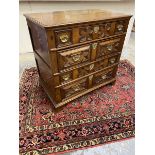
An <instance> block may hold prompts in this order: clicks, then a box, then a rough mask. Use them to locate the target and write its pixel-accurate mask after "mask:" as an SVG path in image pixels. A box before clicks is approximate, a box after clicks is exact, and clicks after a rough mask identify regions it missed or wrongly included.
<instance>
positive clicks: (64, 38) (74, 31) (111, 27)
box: [51, 19, 129, 48]
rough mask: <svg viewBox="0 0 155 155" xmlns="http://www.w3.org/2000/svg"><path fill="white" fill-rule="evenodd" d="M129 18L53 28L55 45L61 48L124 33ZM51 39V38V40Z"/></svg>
mask: <svg viewBox="0 0 155 155" xmlns="http://www.w3.org/2000/svg"><path fill="white" fill-rule="evenodd" d="M128 22H129V19H121V20H118V21H101V22H93V23H89V24H81V25H80V26H78V25H77V26H74V27H72V26H67V27H59V28H55V29H53V31H54V33H53V35H54V37H52V38H55V39H54V40H55V47H56V48H62V47H65V46H70V45H74V44H79V43H84V42H87V41H92V40H95V39H104V38H107V37H111V36H114V35H118V34H123V33H126V31H127V26H128ZM51 41H53V40H51Z"/></svg>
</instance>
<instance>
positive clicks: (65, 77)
mask: <svg viewBox="0 0 155 155" xmlns="http://www.w3.org/2000/svg"><path fill="white" fill-rule="evenodd" d="M62 78H63V80H65V81H67V80H69V78H70V75H69V74H66V75H63V76H62Z"/></svg>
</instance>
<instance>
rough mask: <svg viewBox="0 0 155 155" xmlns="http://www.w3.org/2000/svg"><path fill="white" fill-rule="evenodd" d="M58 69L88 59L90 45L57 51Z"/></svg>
mask: <svg viewBox="0 0 155 155" xmlns="http://www.w3.org/2000/svg"><path fill="white" fill-rule="evenodd" d="M57 54H58V65H59V69H60V70H62V69H65V68H67V67H71V66H73V65H77V64H79V63H80V64H82V63H84V62H88V61H90V46H84V47H80V48H75V49H70V50H65V51H61V52H58V53H57Z"/></svg>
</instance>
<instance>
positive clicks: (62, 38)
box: [60, 34, 69, 43]
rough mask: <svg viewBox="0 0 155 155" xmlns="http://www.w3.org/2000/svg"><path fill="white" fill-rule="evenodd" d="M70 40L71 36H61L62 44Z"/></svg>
mask: <svg viewBox="0 0 155 155" xmlns="http://www.w3.org/2000/svg"><path fill="white" fill-rule="evenodd" d="M68 39H69V36H68V35H67V34H62V35H60V40H61V42H62V43H66V42H67V41H68Z"/></svg>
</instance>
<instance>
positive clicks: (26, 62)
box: [19, 33, 135, 155]
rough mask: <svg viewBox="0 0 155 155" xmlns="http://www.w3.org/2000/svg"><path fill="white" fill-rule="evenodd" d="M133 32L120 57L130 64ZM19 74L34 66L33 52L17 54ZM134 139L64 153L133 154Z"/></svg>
mask: <svg viewBox="0 0 155 155" xmlns="http://www.w3.org/2000/svg"><path fill="white" fill-rule="evenodd" d="M134 58H135V33H131V36H130V39H129V43H128V45H127V47H126V48H125V51H124V52H123V53H122V56H121V59H128V60H129V61H130V62H131V63H132V64H135V59H134ZM19 64H20V65H19V71H20V73H19V75H20V76H21V74H22V72H23V70H24V68H30V67H32V66H35V61H34V56H33V53H25V54H20V56H19ZM134 154H135V140H134V139H130V140H125V141H121V142H115V143H111V144H106V145H102V146H98V147H94V148H89V149H85V150H78V151H74V152H71V153H65V154H64V155H134Z"/></svg>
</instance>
